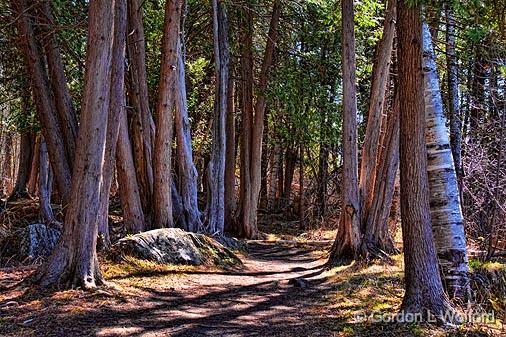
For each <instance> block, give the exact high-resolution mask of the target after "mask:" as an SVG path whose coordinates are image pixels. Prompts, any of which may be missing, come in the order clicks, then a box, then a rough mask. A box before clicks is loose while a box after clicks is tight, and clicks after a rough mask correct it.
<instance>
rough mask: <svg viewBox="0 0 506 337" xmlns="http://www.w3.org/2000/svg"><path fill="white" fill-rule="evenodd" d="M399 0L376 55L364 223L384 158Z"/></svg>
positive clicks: (363, 168) (364, 166) (391, 4)
mask: <svg viewBox="0 0 506 337" xmlns="http://www.w3.org/2000/svg"><path fill="white" fill-rule="evenodd" d="M396 17H397V15H396V0H389V1H388V8H387V11H386V15H385V23H384V26H383V36H382V38H381V40H380V41H379V43H378V45H377V47H376V55H375V56H376V57H375V60H374V69H373V74H372V86H371V95H370V99H369V111H368V114H367V129H366V133H365V138H364V144H363V145H362V151H361V153H362V159H361V162H360V200H361V217H362V219H361V222H362V226H364V225H365V224H366V222H367V217H368V214H369V209H370V207H371V203H372V202H373V198H374V197H375V194H374V189H375V184H376V173H377V165H378V162H379V160H378V159H380V158H379V156H378V154H379V151H380V144H381V142H380V137H381V133H380V132H381V125H382V120H383V107H384V106H385V100H386V92H387V90H386V89H387V85H388V82H389V81H388V79H389V77H390V76H389V75H390V74H389V72H390V61H391V56H392V49H393V41H394V35H395V21H396Z"/></svg>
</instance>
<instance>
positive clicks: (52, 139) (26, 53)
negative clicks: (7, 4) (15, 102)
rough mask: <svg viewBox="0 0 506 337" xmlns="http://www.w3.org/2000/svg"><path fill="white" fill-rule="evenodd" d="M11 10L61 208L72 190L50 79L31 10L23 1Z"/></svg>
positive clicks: (16, 2) (14, 5)
mask: <svg viewBox="0 0 506 337" xmlns="http://www.w3.org/2000/svg"><path fill="white" fill-rule="evenodd" d="M13 10H14V13H16V15H18V16H19V19H18V20H16V26H17V30H18V33H19V34H20V36H21V39H20V40H21V46H22V48H21V49H22V50H23V57H24V60H25V66H26V68H27V70H28V73H29V74H30V78H31V85H32V91H33V96H34V98H35V105H36V109H37V113H38V115H39V119H40V121H41V124H42V134H43V135H44V138H45V139H46V143H47V148H48V153H49V158H50V160H51V166H52V168H53V170H54V175H55V179H56V183H57V186H58V191H59V192H60V194H61V197H62V201H63V204H64V205H65V204H67V203H68V201H69V195H70V186H71V168H70V165H69V162H68V159H67V153H68V151H67V149H66V145H65V142H64V139H63V137H61V135H62V134H63V132H62V129H61V127H60V123H59V120H58V117H57V116H56V115H55V112H56V111H57V109H56V105H55V102H54V100H53V96H52V93H51V90H50V86H49V79H48V76H47V74H46V71H45V65H44V63H43V61H42V60H43V58H42V55H41V54H40V48H39V46H38V45H37V42H36V40H35V35H34V31H33V24H32V21H31V16H32V14H33V13H32V10H33V8H31V7H29V6H28V3H27V1H26V0H20V1H13Z"/></svg>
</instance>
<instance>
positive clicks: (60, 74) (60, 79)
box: [38, 1, 78, 169]
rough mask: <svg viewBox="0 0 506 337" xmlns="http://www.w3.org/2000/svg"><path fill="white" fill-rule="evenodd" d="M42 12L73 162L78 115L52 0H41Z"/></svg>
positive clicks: (56, 95)
mask: <svg viewBox="0 0 506 337" xmlns="http://www.w3.org/2000/svg"><path fill="white" fill-rule="evenodd" d="M40 12H41V13H40V14H39V16H38V17H39V18H40V24H39V25H38V27H41V29H42V31H43V32H44V34H46V35H47V39H46V41H47V42H46V44H45V45H44V50H45V52H46V59H47V67H48V71H49V80H50V84H51V88H52V91H53V94H54V100H55V103H56V112H57V116H58V120H59V121H60V127H61V130H62V136H63V140H64V143H65V145H66V149H67V158H68V160H69V161H71V162H72V161H73V159H74V154H75V148H76V138H77V128H78V125H77V117H76V113H75V110H74V106H73V104H72V98H71V96H70V92H69V88H68V85H67V83H68V81H67V77H66V76H65V69H64V67H63V62H62V59H61V54H60V48H59V45H58V42H57V38H56V34H55V29H54V22H53V21H54V20H53V15H52V13H51V5H50V1H42V2H41V4H40ZM71 169H72V167H71Z"/></svg>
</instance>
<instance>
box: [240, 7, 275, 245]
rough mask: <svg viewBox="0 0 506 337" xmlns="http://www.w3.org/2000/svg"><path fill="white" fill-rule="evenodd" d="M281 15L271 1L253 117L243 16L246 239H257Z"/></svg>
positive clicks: (249, 24) (249, 27)
mask: <svg viewBox="0 0 506 337" xmlns="http://www.w3.org/2000/svg"><path fill="white" fill-rule="evenodd" d="M280 15H281V1H280V0H274V5H273V8H272V15H271V22H270V26H269V32H268V34H267V44H266V47H265V53H264V57H263V60H262V67H261V70H260V75H259V80H258V93H257V100H256V103H255V110H254V115H253V55H252V46H253V42H252V34H253V17H252V13H251V9H247V10H246V13H245V27H244V30H245V31H244V32H243V34H244V35H243V36H244V40H242V41H244V46H243V55H242V57H243V58H244V60H242V61H241V62H242V68H243V79H244V81H245V83H244V84H243V85H244V87H243V93H242V99H243V101H244V103H243V104H244V108H243V110H242V113H243V117H242V118H243V130H242V132H243V137H242V140H241V141H242V143H244V144H243V145H242V147H241V158H242V159H241V165H242V166H244V167H243V168H242V171H241V203H240V204H241V228H240V234H241V235H242V236H244V237H247V238H255V237H257V236H258V229H257V211H258V201H259V200H258V198H259V194H260V186H261V173H262V170H261V169H262V167H261V163H262V139H263V132H264V118H265V106H266V96H265V91H266V89H267V85H268V83H269V74H270V69H271V66H272V62H273V58H274V49H275V46H276V42H277V37H278V32H277V29H278V23H279V18H280Z"/></svg>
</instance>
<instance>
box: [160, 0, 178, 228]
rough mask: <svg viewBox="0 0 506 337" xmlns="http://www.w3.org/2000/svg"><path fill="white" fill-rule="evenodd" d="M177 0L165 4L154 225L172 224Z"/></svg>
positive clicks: (176, 74)
mask: <svg viewBox="0 0 506 337" xmlns="http://www.w3.org/2000/svg"><path fill="white" fill-rule="evenodd" d="M181 5H182V2H181V0H169V1H167V2H166V4H165V23H164V30H163V40H162V62H161V66H160V84H159V91H158V93H159V94H158V105H157V109H156V137H155V153H154V156H153V172H154V185H153V209H154V212H153V215H154V226H155V227H156V228H163V227H173V226H174V223H173V218H172V195H171V188H172V171H171V166H172V165H171V160H172V137H173V129H174V124H173V110H174V107H175V96H176V90H177V87H176V85H177V81H178V72H177V69H178V68H179V67H178V48H177V44H178V39H179V20H180V17H181Z"/></svg>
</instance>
